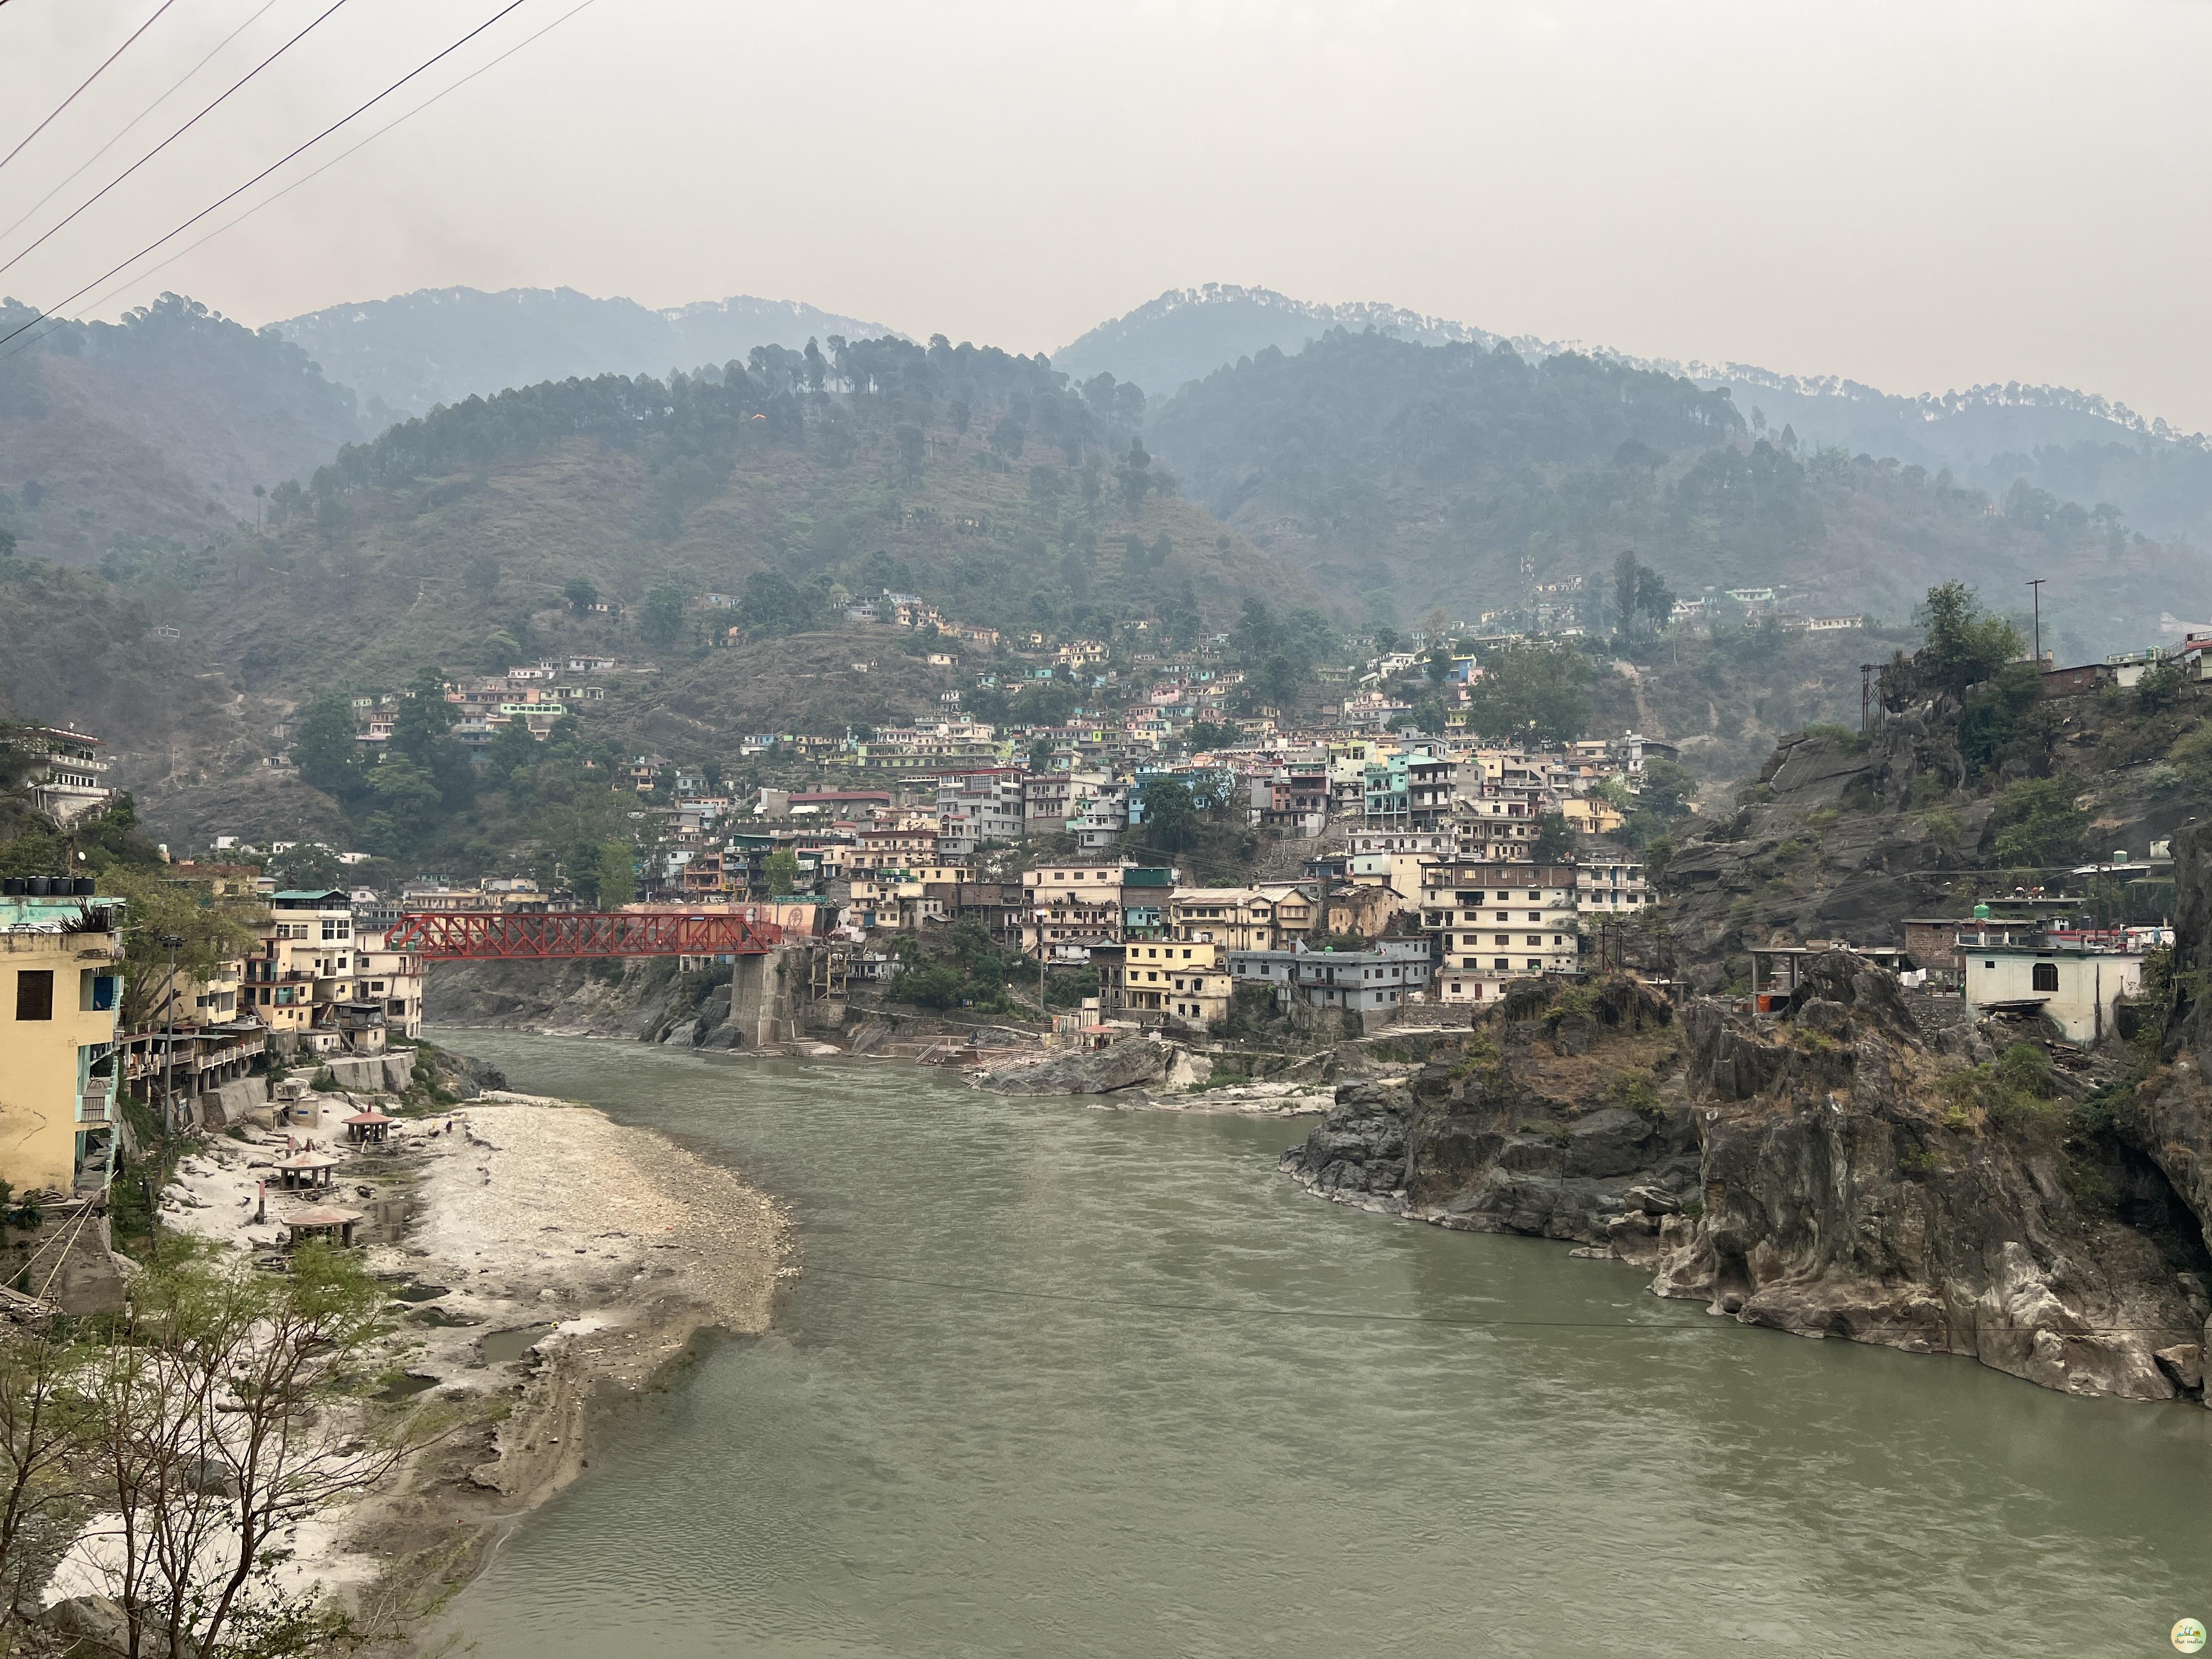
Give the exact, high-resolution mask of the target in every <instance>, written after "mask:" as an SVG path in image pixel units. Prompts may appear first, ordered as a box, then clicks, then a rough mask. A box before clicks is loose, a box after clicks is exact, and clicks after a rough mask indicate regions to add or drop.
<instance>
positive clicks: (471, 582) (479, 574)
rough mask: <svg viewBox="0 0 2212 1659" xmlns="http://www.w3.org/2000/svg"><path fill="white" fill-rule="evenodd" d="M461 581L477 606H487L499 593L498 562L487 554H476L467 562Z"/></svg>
mask: <svg viewBox="0 0 2212 1659" xmlns="http://www.w3.org/2000/svg"><path fill="white" fill-rule="evenodd" d="M463 580H464V581H465V583H466V585H467V586H468V590H469V593H470V595H471V597H472V598H473V599H475V600H476V602H477V604H478V605H489V604H490V603H491V601H492V595H493V594H495V593H496V592H498V591H499V561H498V560H497V559H495V558H494V557H492V556H491V555H490V554H489V553H479V554H477V556H476V557H474V558H473V559H471V560H470V561H469V565H468V569H467V571H466V573H465V575H464V577H463Z"/></svg>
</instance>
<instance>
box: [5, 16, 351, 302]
mask: <svg viewBox="0 0 2212 1659" xmlns="http://www.w3.org/2000/svg"><path fill="white" fill-rule="evenodd" d="M345 3H346V0H331V8H330V11H325V13H323V15H322V16H320V17H318V18H316V19H315V21H313V22H312V23H310V24H308V25H307V27H306V28H303V29H301V31H300V32H299V33H297V34H295V35H294V36H293V37H292V38H291V39H290V40H287V41H286V42H285V43H284V44H283V46H279V47H277V48H276V51H274V52H270V54H269V55H268V56H267V57H266V58H263V59H262V60H261V61H260V62H259V63H258V64H255V65H254V66H253V67H252V69H250V70H246V73H245V74H244V75H242V76H239V78H238V79H237V80H235V81H234V82H231V83H230V85H229V86H228V88H225V89H224V90H223V91H222V94H219V95H218V96H217V97H216V100H215V103H213V104H210V105H209V106H207V108H206V109H204V110H202V111H201V112H199V114H197V115H195V116H194V117H192V118H191V120H189V121H187V122H185V124H184V125H182V126H180V127H179V128H178V129H177V130H176V131H174V132H173V133H171V134H170V135H169V136H168V137H166V138H164V139H163V140H161V143H158V144H156V145H155V146H154V148H153V149H149V150H148V151H147V152H146V153H145V154H144V155H142V156H140V157H139V158H138V159H137V161H133V162H132V163H131V165H130V166H129V167H125V168H124V169H123V171H122V172H120V173H117V174H116V175H115V176H114V177H113V178H112V179H109V180H108V181H107V182H106V184H104V185H101V186H100V189H99V190H98V191H95V192H94V195H93V197H92V199H91V200H90V201H87V202H83V203H81V204H78V206H77V207H76V209H75V210H73V211H72V212H71V213H70V216H69V217H68V218H66V219H64V220H63V221H62V222H61V223H60V224H58V225H56V226H54V227H53V228H52V229H51V230H49V231H47V232H46V235H44V236H41V237H40V238H39V240H37V241H35V242H33V243H32V244H31V246H29V247H27V248H25V249H24V250H23V251H22V252H21V253H18V254H16V255H15V258H12V259H10V260H9V261H8V262H7V264H0V272H5V271H7V270H9V269H11V268H12V267H14V266H15V264H18V263H19V262H21V260H22V258H24V257H25V255H27V254H29V253H30V252H33V250H35V249H37V248H38V247H40V246H43V245H44V244H45V243H46V240H48V239H49V238H51V237H52V236H54V235H55V234H58V233H59V232H60V231H62V230H63V229H64V228H67V227H68V226H69V224H70V222H71V221H72V220H74V219H76V216H77V215H78V214H80V213H82V212H83V211H84V210H86V209H87V208H89V207H90V206H92V204H93V203H94V202H97V201H99V200H100V197H103V196H105V195H106V194H107V192H108V191H111V190H113V189H114V188H115V187H116V185H119V184H121V183H122V182H123V181H124V180H125V179H128V178H129V177H130V176H131V174H132V173H136V172H137V171H138V169H139V168H140V167H144V166H145V165H146V163H147V162H149V161H152V160H153V159H154V158H155V156H156V155H160V154H161V152H162V151H163V150H165V149H168V147H169V146H170V145H172V144H173V143H176V142H177V140H178V139H179V138H181V137H184V136H185V134H186V133H188V132H190V131H191V130H192V129H193V128H194V127H195V126H197V125H199V123H200V121H201V119H202V118H204V117H205V116H206V115H207V114H208V113H209V112H210V111H212V110H213V109H214V108H215V107H216V104H220V103H222V100H224V99H226V98H228V97H229V96H230V94H232V93H234V92H236V91H237V90H238V89H239V88H240V87H242V86H244V85H245V84H246V82H248V81H251V80H252V78H253V77H254V76H257V75H258V74H260V73H261V71H262V70H265V69H267V68H268V67H269V66H270V64H273V63H275V62H276V60H277V59H278V58H282V57H283V55H284V54H285V53H286V52H289V51H291V50H292V48H293V47H294V46H297V45H299V44H300V42H301V41H302V40H306V39H307V36H308V35H309V34H311V33H313V32H314V31H315V30H316V29H317V28H319V27H321V25H322V23H323V21H324V20H325V18H328V17H329V16H330V15H331V12H334V11H336V10H337V9H338V8H339V7H340V6H343V4H345Z"/></svg>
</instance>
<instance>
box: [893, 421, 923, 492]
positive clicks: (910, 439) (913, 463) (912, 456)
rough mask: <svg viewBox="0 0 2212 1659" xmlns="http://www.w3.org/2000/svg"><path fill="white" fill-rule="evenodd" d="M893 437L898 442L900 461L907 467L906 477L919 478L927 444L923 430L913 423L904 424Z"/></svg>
mask: <svg viewBox="0 0 2212 1659" xmlns="http://www.w3.org/2000/svg"><path fill="white" fill-rule="evenodd" d="M891 435H892V436H893V437H894V438H896V439H897V440H898V447H899V459H900V461H901V462H902V463H903V464H904V465H905V467H906V476H907V477H909V478H919V477H921V458H922V453H923V448H924V443H925V440H924V439H923V437H922V433H921V428H920V427H918V426H915V425H914V424H913V423H912V422H902V424H901V425H900V426H899V427H898V428H896V430H894V431H893V432H892V434H891Z"/></svg>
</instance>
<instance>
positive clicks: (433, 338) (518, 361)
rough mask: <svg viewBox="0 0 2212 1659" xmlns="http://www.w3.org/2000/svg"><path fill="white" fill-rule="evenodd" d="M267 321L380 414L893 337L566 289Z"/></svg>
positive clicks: (736, 302) (444, 294) (824, 322)
mask: <svg viewBox="0 0 2212 1659" xmlns="http://www.w3.org/2000/svg"><path fill="white" fill-rule="evenodd" d="M270 328H271V329H273V330H274V331H276V333H277V334H279V335H280V336H282V337H283V338H285V339H287V340H289V341H291V342H292V343H294V344H295V345H297V346H299V347H301V349H303V350H305V351H306V352H307V355H308V356H311V357H313V359H314V360H315V361H316V362H318V363H319V364H321V365H322V368H323V372H324V374H327V375H328V376H330V378H331V379H332V380H337V381H341V382H343V383H344V384H345V385H347V386H351V387H353V388H354V389H355V391H356V392H358V393H360V395H361V398H362V404H363V405H364V407H365V408H367V409H368V410H369V411H370V412H371V413H372V414H375V415H380V416H383V417H384V418H385V419H386V420H387V421H398V420H404V419H405V418H406V417H407V416H410V415H419V414H422V412H424V411H425V410H428V409H430V408H432V407H433V406H435V405H436V404H453V403H459V401H461V400H462V399H463V398H469V397H477V396H481V397H489V396H491V395H492V394H493V393H494V392H505V391H507V390H509V389H510V388H513V387H516V386H535V385H538V384H539V383H540V382H542V381H546V380H568V379H569V378H570V377H572V376H574V377H580V378H585V379H588V378H590V377H591V376H592V375H595V374H667V372H668V371H669V370H670V369H671V368H682V369H686V370H689V369H693V368H698V367H699V366H700V365H701V364H702V363H709V362H712V363H722V362H728V361H729V359H731V358H732V357H738V358H742V357H744V355H745V354H746V353H747V352H749V351H750V350H751V349H753V348H754V347H755V346H762V345H780V346H786V347H789V348H792V349H797V348H799V347H801V346H804V345H805V343H806V342H807V341H808V340H809V339H826V338H827V337H829V336H830V335H832V334H842V335H845V336H847V337H850V338H855V339H858V338H863V337H866V338H871V339H873V338H879V337H882V336H884V335H886V334H896V333H897V332H898V331H897V330H896V329H892V328H888V327H886V326H884V325H883V324H881V323H874V322H868V321H866V320H864V319H860V318H856V317H846V316H842V315H840V314H838V313H836V312H829V311H823V310H821V309H820V308H818V307H814V306H810V305H805V304H803V303H801V302H800V301H795V300H762V299H756V298H754V297H753V296H752V295H733V296H732V297H731V298H729V299H726V300H704V301H696V302H694V303H692V304H690V305H685V306H676V307H669V308H667V309H665V310H659V311H656V310H653V309H651V308H649V307H645V306H641V305H640V304H639V303H638V302H637V301H635V300H626V299H623V298H620V297H614V298H609V299H599V298H595V297H594V296H592V295H588V294H584V293H581V292H580V291H578V290H577V289H572V288H557V289H543V288H511V289H502V290H501V291H500V292H499V293H496V294H490V293H486V292H484V291H483V289H473V288H440V289H417V290H416V292H414V293H412V294H401V295H394V296H393V297H392V298H391V299H388V300H368V301H361V302H359V303H356V304H352V305H342V306H331V307H325V309H323V310H320V311H311V312H307V313H304V314H302V315H301V316H297V317H289V318H287V319H284V320H283V322H279V323H272V324H271V325H270Z"/></svg>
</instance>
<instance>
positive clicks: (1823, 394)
mask: <svg viewBox="0 0 2212 1659" xmlns="http://www.w3.org/2000/svg"><path fill="white" fill-rule="evenodd" d="M1691 374H1692V378H1693V379H1695V380H1698V382H1699V384H1700V385H1704V386H1727V387H1729V392H1730V395H1731V396H1732V397H1733V398H1735V404H1736V407H1737V408H1739V409H1741V410H1743V411H1744V413H1745V414H1746V415H1747V416H1749V417H1750V418H1751V420H1752V422H1753V426H1754V428H1756V429H1758V430H1759V431H1762V432H1765V433H1769V434H1778V433H1780V432H1781V431H1782V429H1783V428H1784V427H1789V428H1791V429H1792V430H1793V431H1794V432H1795V434H1796V437H1797V439H1798V441H1799V442H1800V444H1801V445H1802V446H1803V447H1807V448H1811V449H1820V448H1831V447H1832V448H1839V449H1843V450H1845V451H1847V452H1849V453H1851V454H1853V455H1859V454H1865V455H1870V456H1873V457H1875V458H1876V459H1880V458H1881V457H1883V456H1890V457H1893V458H1895V459H1897V460H1899V461H1900V462H1905V463H1917V464H1918V465H1922V466H1924V467H1926V468H1927V469H1928V470H1929V471H1931V472H1933V471H1942V470H1943V469H1945V468H1948V469H1949V471H1950V472H1951V474H1952V476H1953V477H1954V479H1955V480H1956V482H1958V483H1961V484H1966V485H1968V486H1971V487H1972V488H1975V489H1983V490H1986V491H1988V492H1989V494H1990V495H1992V496H1995V497H1996V498H1998V499H1999V500H2002V499H2003V498H2004V497H2006V496H2007V495H2009V494H2010V492H2011V490H2012V489H2013V487H2014V486H2015V484H2017V483H2022V482H2023V481H2024V482H2025V483H2027V486H2028V487H2029V488H2030V489H2039V490H2041V491H2043V492H2044V493H2045V494H2046V495H2051V496H2053V497H2055V498H2056V499H2057V500H2058V501H2078V502H2080V503H2081V504H2082V505H2083V506H2085V507H2090V508H2092V509H2094V508H2096V507H2099V506H2104V507H2109V508H2112V509H2114V510H2116V511H2117V512H2118V513H2120V514H2121V515H2123V516H2124V518H2125V519H2126V520H2127V521H2128V522H2129V523H2130V525H2131V526H2133V527H2134V528H2136V529H2137V530H2140V531H2142V532H2144V533H2145V534H2146V535H2151V536H2160V537H2170V536H2180V537H2186V538H2189V539H2190V540H2191V541H2193V542H2195V543H2196V544H2197V545H2199V546H2203V547H2212V448H2208V447H2206V446H2205V445H2204V443H2203V441H2200V440H2199V439H2198V438H2197V437H2196V436H2195V435H2190V434H2184V433H2180V432H2177V431H2175V430H2173V429H2172V428H2169V427H2168V426H2167V425H2166V422H2164V421H2162V420H2151V421H2146V420H2144V419H2143V418H2142V416H2138V415H2136V413H2135V412H2134V411H2133V410H2130V409H2129V408H2128V407H2127V405H2126V404H2112V403H2108V402H2106V400H2105V399H2104V398H2099V397H2094V396H2091V395H2089V394H2087V393H2083V392H2071V391H2068V390H2067V389H2065V388H2064V387H2061V386H2021V385H2019V384H2018V383H2016V382H2015V383H2013V384H2010V385H2007V386H1974V387H1972V388H1970V389H1969V390H1967V391H1966V392H1947V393H1945V394H1943V395H1942V396H1940V397H1939V396H1935V395H1929V396H1923V397H1918V398H1903V397H1898V396H1895V395H1894V394H1893V393H1889V392H1878V391H1876V390H1875V389H1874V388H1873V387H1872V386H1861V385H1858V384H1857V383H1856V382H1854V381H1850V380H1838V379H1835V378H1834V377H1832V376H1831V377H1824V378H1821V379H1818V380H1805V379H1802V378H1799V377H1797V376H1793V375H1780V374H1768V373H1766V372H1765V371H1763V370H1759V369H1746V368H1740V367H1735V366H1731V368H1730V369H1729V371H1728V372H1726V373H1724V374H1723V373H1721V372H1717V371H1713V370H1710V369H1704V368H1696V369H1692V371H1691ZM2107 516H2110V514H2109V513H2108V514H2107Z"/></svg>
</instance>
